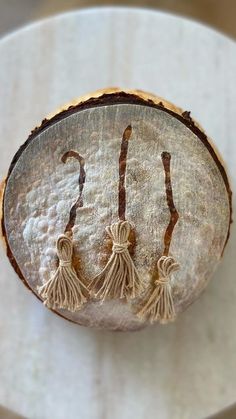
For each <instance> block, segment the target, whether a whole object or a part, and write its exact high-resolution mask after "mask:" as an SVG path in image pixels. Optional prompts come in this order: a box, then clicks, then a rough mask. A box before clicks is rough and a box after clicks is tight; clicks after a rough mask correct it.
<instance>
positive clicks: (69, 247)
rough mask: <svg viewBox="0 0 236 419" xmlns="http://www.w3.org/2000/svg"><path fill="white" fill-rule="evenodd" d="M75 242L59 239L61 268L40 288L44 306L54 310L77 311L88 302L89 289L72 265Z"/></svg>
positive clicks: (58, 251) (64, 238) (67, 238)
mask: <svg viewBox="0 0 236 419" xmlns="http://www.w3.org/2000/svg"><path fill="white" fill-rule="evenodd" d="M72 253H73V242H72V240H71V239H70V238H69V237H68V236H67V235H65V234H64V235H61V236H59V238H58V239H57V255H58V258H59V266H58V268H57V270H56V272H55V273H54V274H53V275H52V276H51V278H50V279H49V280H48V281H47V282H46V283H45V284H43V285H42V286H41V287H39V288H38V292H39V295H40V296H41V297H42V298H43V300H44V304H45V305H46V306H47V307H49V308H52V309H58V308H63V309H66V310H69V311H76V310H79V309H80V308H81V306H82V305H83V304H84V303H85V302H86V301H87V297H86V294H87V288H86V286H85V285H84V284H83V282H82V281H81V280H80V279H79V278H78V276H77V274H76V271H75V269H74V267H73V265H72Z"/></svg>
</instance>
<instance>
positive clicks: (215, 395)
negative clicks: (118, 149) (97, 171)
mask: <svg viewBox="0 0 236 419" xmlns="http://www.w3.org/2000/svg"><path fill="white" fill-rule="evenodd" d="M166 34H168V36H166ZM98 51H99V54H98ZM36 52H37V53H36ZM0 56H1V67H0V85H1V97H0V115H1V123H0V138H1V142H0V155H1V167H0V175H1V177H3V176H4V175H5V173H6V170H7V168H8V166H9V163H10V160H11V157H12V154H13V153H14V151H15V150H16V149H17V148H18V147H19V146H20V144H21V143H22V142H23V141H24V139H25V138H26V136H27V135H28V132H29V131H30V129H31V128H32V127H33V126H35V125H37V124H39V123H40V121H41V119H42V118H43V117H44V116H45V115H46V114H47V113H49V112H51V111H52V110H53V109H56V108H58V107H60V106H61V104H63V103H65V102H69V101H70V100H71V99H73V97H75V96H77V97H78V96H79V95H82V94H85V93H86V92H88V91H93V90H96V89H97V88H103V87H107V86H111V85H116V86H124V87H130V88H140V89H143V90H146V91H151V92H153V93H158V94H160V95H161V96H163V97H166V98H168V99H169V100H171V101H172V102H173V103H177V104H178V105H180V106H181V107H182V108H184V109H191V110H192V112H193V115H194V116H195V117H196V119H197V120H199V121H200V123H201V125H202V126H204V128H205V129H206V132H208V133H209V135H210V137H212V138H214V140H215V142H216V144H217V146H218V148H219V149H220V151H221V153H222V155H223V157H224V159H225V160H227V165H228V167H229V173H230V175H231V178H232V184H233V187H235V185H236V178H235V159H236V149H235V129H234V115H235V114H236V88H235V73H236V47H235V44H234V43H233V42H232V41H230V40H228V39H227V38H225V37H223V36H221V35H219V34H217V33H215V32H214V31H211V30H209V29H206V28H204V27H203V26H201V25H198V24H195V23H192V22H188V21H186V20H183V19H180V18H176V17H172V16H167V15H163V14H159V13H154V12H148V11H144V10H141V11H127V10H125V11H124V10H122V9H119V10H115V11H112V10H109V9H107V10H103V11H98V10H95V11H88V12H87V11H83V12H78V13H71V14H67V15H64V16H61V17H58V18H55V19H49V20H47V21H45V22H44V23H41V24H37V25H35V26H31V27H28V28H26V29H25V30H22V31H20V32H18V33H16V34H13V35H11V36H9V37H7V38H5V39H3V40H2V41H1V43H0ZM193 64H194V65H193ZM235 246H236V231H235V227H234V226H233V229H232V235H231V240H230V242H229V245H228V247H227V250H226V253H225V257H224V261H223V263H222V265H221V267H220V269H219V271H218V272H217V274H216V275H215V278H214V281H212V283H211V284H210V286H209V287H208V290H207V292H206V293H205V295H203V297H202V298H201V299H199V301H198V302H196V303H195V304H194V305H193V306H192V307H191V308H189V309H188V310H187V311H186V312H185V313H184V314H183V315H181V317H180V318H179V320H178V321H177V322H176V323H175V324H173V325H170V326H168V327H165V328H162V327H157V328H155V329H154V328H153V329H147V330H144V331H141V332H139V333H133V334H114V333H110V332H100V331H94V330H88V329H83V328H79V327H78V326H76V325H73V324H69V323H68V322H65V321H64V320H62V319H60V318H58V317H57V316H55V315H54V314H52V313H50V312H49V311H47V310H45V309H44V307H43V306H42V304H41V303H40V302H38V301H37V300H36V299H35V298H34V297H33V296H32V295H31V294H30V293H29V292H28V291H27V290H26V289H25V288H24V287H23V286H22V284H21V283H20V281H18V279H17V276H16V275H15V274H14V272H13V270H12V268H11V267H10V266H9V262H8V260H7V258H6V257H5V255H4V250H3V249H1V259H0V264H1V277H0V287H1V288H0V291H1V296H2V298H1V305H0V318H1V343H0V349H1V357H0V370H1V381H2V383H4V385H2V386H1V387H0V399H1V402H2V403H3V404H5V405H6V406H8V407H10V408H12V409H14V410H15V411H18V412H19V413H21V414H23V415H25V416H28V417H33V418H42V412H43V417H44V418H46V419H47V418H51V417H52V416H54V417H55V416H56V417H57V418H58V419H60V418H64V417H65V416H66V415H67V417H68V415H69V418H74V417H76V416H77V415H78V412H80V415H81V417H83V418H91V417H94V418H99V419H100V418H104V417H111V416H113V418H114V419H118V418H120V417H122V418H125V419H128V418H129V419H131V418H133V417H135V418H137V419H139V418H140V419H141V418H143V417H144V416H145V415H147V414H148V416H149V417H150V418H156V417H158V418H160V419H166V418H176V419H182V418H189V417H191V418H199V417H204V416H207V415H208V414H211V413H213V412H215V411H216V410H217V409H220V408H223V407H224V406H226V405H228V404H230V403H232V402H233V401H234V399H235V382H236V371H235V361H236V358H235V353H236V351H235V348H236V336H235V316H236V305H235V300H236V287H235V268H236V260H235ZM58 395H60V397H58ZM68 412H69V413H68Z"/></svg>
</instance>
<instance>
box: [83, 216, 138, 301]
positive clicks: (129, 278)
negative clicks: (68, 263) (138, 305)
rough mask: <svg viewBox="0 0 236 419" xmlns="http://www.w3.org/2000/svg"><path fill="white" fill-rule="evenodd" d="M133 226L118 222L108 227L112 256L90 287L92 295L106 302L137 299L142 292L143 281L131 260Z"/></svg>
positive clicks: (126, 222)
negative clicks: (118, 299)
mask: <svg viewBox="0 0 236 419" xmlns="http://www.w3.org/2000/svg"><path fill="white" fill-rule="evenodd" d="M130 230H131V224H130V223H129V222H128V221H118V222H117V223H114V224H112V225H111V226H108V227H106V232H107V234H108V235H109V237H110V238H111V240H112V242H113V245H112V254H111V256H110V259H109V260H108V262H107V264H106V266H105V267H104V269H103V270H102V271H101V272H100V273H99V274H98V275H96V276H95V278H93V280H92V281H91V283H90V285H89V289H90V290H91V295H92V296H94V297H96V298H99V299H101V300H102V301H104V300H105V299H106V298H114V299H115V298H126V299H127V300H128V299H131V298H135V297H136V296H137V295H138V293H139V292H140V287H141V280H140V277H139V275H138V272H137V270H136V268H135V266H134V263H133V261H132V259H131V256H130V253H129V250H128V247H129V245H130V242H129V241H128V238H129V234H130Z"/></svg>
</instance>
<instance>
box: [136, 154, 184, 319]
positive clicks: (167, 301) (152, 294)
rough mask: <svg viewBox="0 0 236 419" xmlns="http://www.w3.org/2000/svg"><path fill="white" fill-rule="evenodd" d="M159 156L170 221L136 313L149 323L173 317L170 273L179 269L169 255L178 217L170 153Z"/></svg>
mask: <svg viewBox="0 0 236 419" xmlns="http://www.w3.org/2000/svg"><path fill="white" fill-rule="evenodd" d="M161 158H162V163H163V167H164V171H165V189H166V199H167V205H168V208H169V211H170V221H169V224H168V226H167V228H166V231H165V235H164V252H163V256H161V258H160V259H159V260H158V262H157V274H158V277H157V279H156V280H155V281H154V283H153V284H152V286H151V288H150V289H149V290H148V292H147V295H146V296H145V297H144V300H143V301H142V308H141V309H140V310H139V311H138V313H137V315H138V316H139V317H140V318H141V319H148V320H150V322H151V323H152V322H154V321H159V322H160V323H167V322H169V321H173V320H174V319H175V317H176V316H175V307H174V302H173V297H172V285H171V275H172V273H173V272H175V271H176V270H178V269H179V265H178V263H177V262H176V261H175V259H174V258H173V257H172V256H169V249H170V244H171V238H172V234H173V231H174V228H175V225H176V223H177V221H178V219H179V214H178V212H177V210H176V208H175V205H174V200H173V192H172V185H171V174H170V161H171V155H170V153H168V152H167V151H164V152H163V153H162V155H161Z"/></svg>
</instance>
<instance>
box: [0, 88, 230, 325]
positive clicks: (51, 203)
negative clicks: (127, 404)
mask: <svg viewBox="0 0 236 419" xmlns="http://www.w3.org/2000/svg"><path fill="white" fill-rule="evenodd" d="M127 127H130V128H129V129H130V130H131V136H130V139H129V145H128V152H127V156H126V157H124V153H123V154H122V136H123V134H124V131H125V130H126V129H127ZM74 151H76V152H77V153H79V154H80V156H82V158H83V168H82V169H83V170H84V172H83V173H82V175H83V176H82V177H81V167H80V165H79V162H78V161H77V160H76V159H75V158H74V157H73V152H74ZM163 153H164V154H163ZM165 153H167V154H166V155H168V156H170V158H171V159H170V167H169V170H167V169H168V168H166V167H165V165H164V163H163V155H165ZM63 156H64V157H63ZM65 156H67V157H66V158H65ZM122 156H123V157H122ZM119 159H121V160H120V164H125V163H126V172H125V175H124V174H123V175H124V176H125V179H123V180H124V188H125V194H122V193H121V191H120V189H119V188H120V181H121V178H120V176H121V174H120V171H119V168H120V164H119ZM122 159H123V160H122ZM124 159H125V161H124ZM168 176H169V181H170V182H171V183H169V186H170V184H171V189H172V190H170V187H169V186H168V185H166V177H168ZM82 178H83V181H82V180H81V179H82ZM81 186H82V196H81V201H80V205H79V207H78V208H77V210H76V214H75V215H76V217H75V219H74V221H73V222H72V221H71V215H70V210H71V208H72V207H73V205H74V203H75V202H76V200H77V199H78V196H79V194H80V193H81ZM170 195H171V196H170ZM170 198H171V199H172V202H173V203H174V207H175V210H176V212H177V213H178V219H177V220H175V221H174V220H173V217H171V211H170V206H169V205H168V203H170ZM172 206H173V205H172ZM172 209H173V208H172ZM119 216H120V217H121V218H122V217H123V218H124V217H125V218H126V219H128V220H129V221H130V222H131V223H132V224H133V226H134V229H133V234H132V237H131V238H130V241H131V246H130V249H129V250H130V254H131V256H132V259H133V261H134V264H135V266H136V268H137V270H138V272H139V274H140V276H141V278H142V281H143V285H144V288H145V289H147V288H148V286H149V285H150V283H151V281H152V276H153V269H154V266H155V263H156V260H157V259H158V258H160V256H161V255H162V254H163V253H165V251H166V250H167V249H166V242H165V241H164V237H167V239H168V240H167V241H168V243H169V244H168V254H169V255H171V256H173V257H174V258H175V259H176V260H177V261H178V263H179V265H180V269H179V271H177V272H175V273H174V274H173V278H172V285H173V298H174V305H175V310H176V313H177V314H179V313H180V312H182V311H183V310H185V309H186V308H187V307H188V305H189V304H191V303H192V302H193V301H194V300H195V299H196V298H197V297H198V296H199V294H200V293H201V292H202V291H203V289H204V288H205V287H206V285H207V283H208V281H209V279H210V277H211V275H212V273H213V272H214V270H215V268H216V266H217V264H218V262H219V260H220V259H221V256H222V254H223V251H224V247H225V245H226V242H227V239H228V237H229V227H230V222H231V192H230V187H229V183H228V179H227V175H226V172H225V169H224V167H223V164H222V162H221V160H220V158H219V156H218V153H217V152H216V151H215V149H214V148H213V146H212V145H211V143H210V142H209V140H208V138H207V137H206V135H205V134H204V132H203V131H202V129H201V128H200V127H199V126H198V125H197V124H196V123H195V122H194V121H193V120H192V119H191V117H190V114H189V112H182V111H181V110H180V109H178V108H176V107H175V106H174V105H171V104H170V103H168V102H166V101H165V100H163V99H160V98H157V97H153V96H152V95H150V94H145V93H143V92H139V91H135V92H131V91H126V92H124V91H119V90H118V89H113V90H112V89H109V90H106V91H100V92H98V93H95V94H93V95H90V97H86V98H83V99H82V100H79V101H78V103H77V104H71V106H69V107H68V108H67V109H66V110H63V111H60V112H59V113H57V114H55V115H50V117H49V118H48V119H45V120H44V121H43V122H42V125H41V126H40V127H39V128H36V129H35V130H34V131H33V132H32V133H31V135H30V136H29V138H28V139H27V140H26V142H25V143H24V144H23V145H22V146H21V148H20V149H19V150H18V151H17V153H16V155H15V156H14V158H13V160H12V163H11V166H10V168H9V172H8V175H7V178H6V181H5V189H4V194H3V215H2V228H3V236H4V239H5V242H6V248H7V255H8V257H9V259H10V261H11V263H12V265H13V267H14V269H15V270H16V272H17V273H18V275H19V277H20V278H21V279H22V280H23V282H24V283H25V284H26V285H27V286H28V287H29V288H30V289H31V290H32V291H33V292H34V293H35V294H36V295H37V296H38V291H37V287H38V286H39V285H41V284H43V283H44V282H45V281H47V280H48V278H49V277H50V274H51V272H52V271H54V270H55V268H56V266H57V263H58V261H57V257H56V250H55V245H56V240H57V238H58V236H59V235H60V234H62V233H64V231H65V229H66V226H67V225H68V223H72V224H71V226H72V230H73V238H74V241H75V246H74V251H75V255H74V260H73V262H74V265H75V267H76V270H78V271H79V272H80V273H81V274H82V275H83V277H85V278H86V280H87V282H88V283H89V280H91V279H92V278H93V277H94V276H95V275H96V274H98V273H99V272H100V271H101V270H102V268H103V267H104V265H105V264H106V262H107V260H108V259H109V256H110V254H111V243H110V241H109V240H108V237H107V235H106V232H105V228H106V226H108V225H110V224H111V223H113V222H115V221H117V220H118V217H119ZM172 216H173V214H172ZM168 226H169V227H168ZM138 304H140V299H139V300H138V301H134V302H133V303H132V304H131V303H130V302H129V303H128V302H126V301H124V300H122V299H121V300H109V301H105V302H104V303H103V304H102V305H101V303H100V301H96V300H94V299H90V300H89V301H88V303H87V304H85V305H84V306H83V308H82V309H81V310H80V311H77V312H69V311H67V310H57V313H58V314H60V315H62V316H63V317H65V318H66V319H69V320H72V321H74V322H76V323H78V324H81V325H86V326H96V327H104V328H109V329H117V330H135V329H138V328H141V327H143V326H144V325H146V324H148V322H145V321H141V320H140V319H139V318H138V317H137V315H136V311H135V307H136V305H138Z"/></svg>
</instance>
